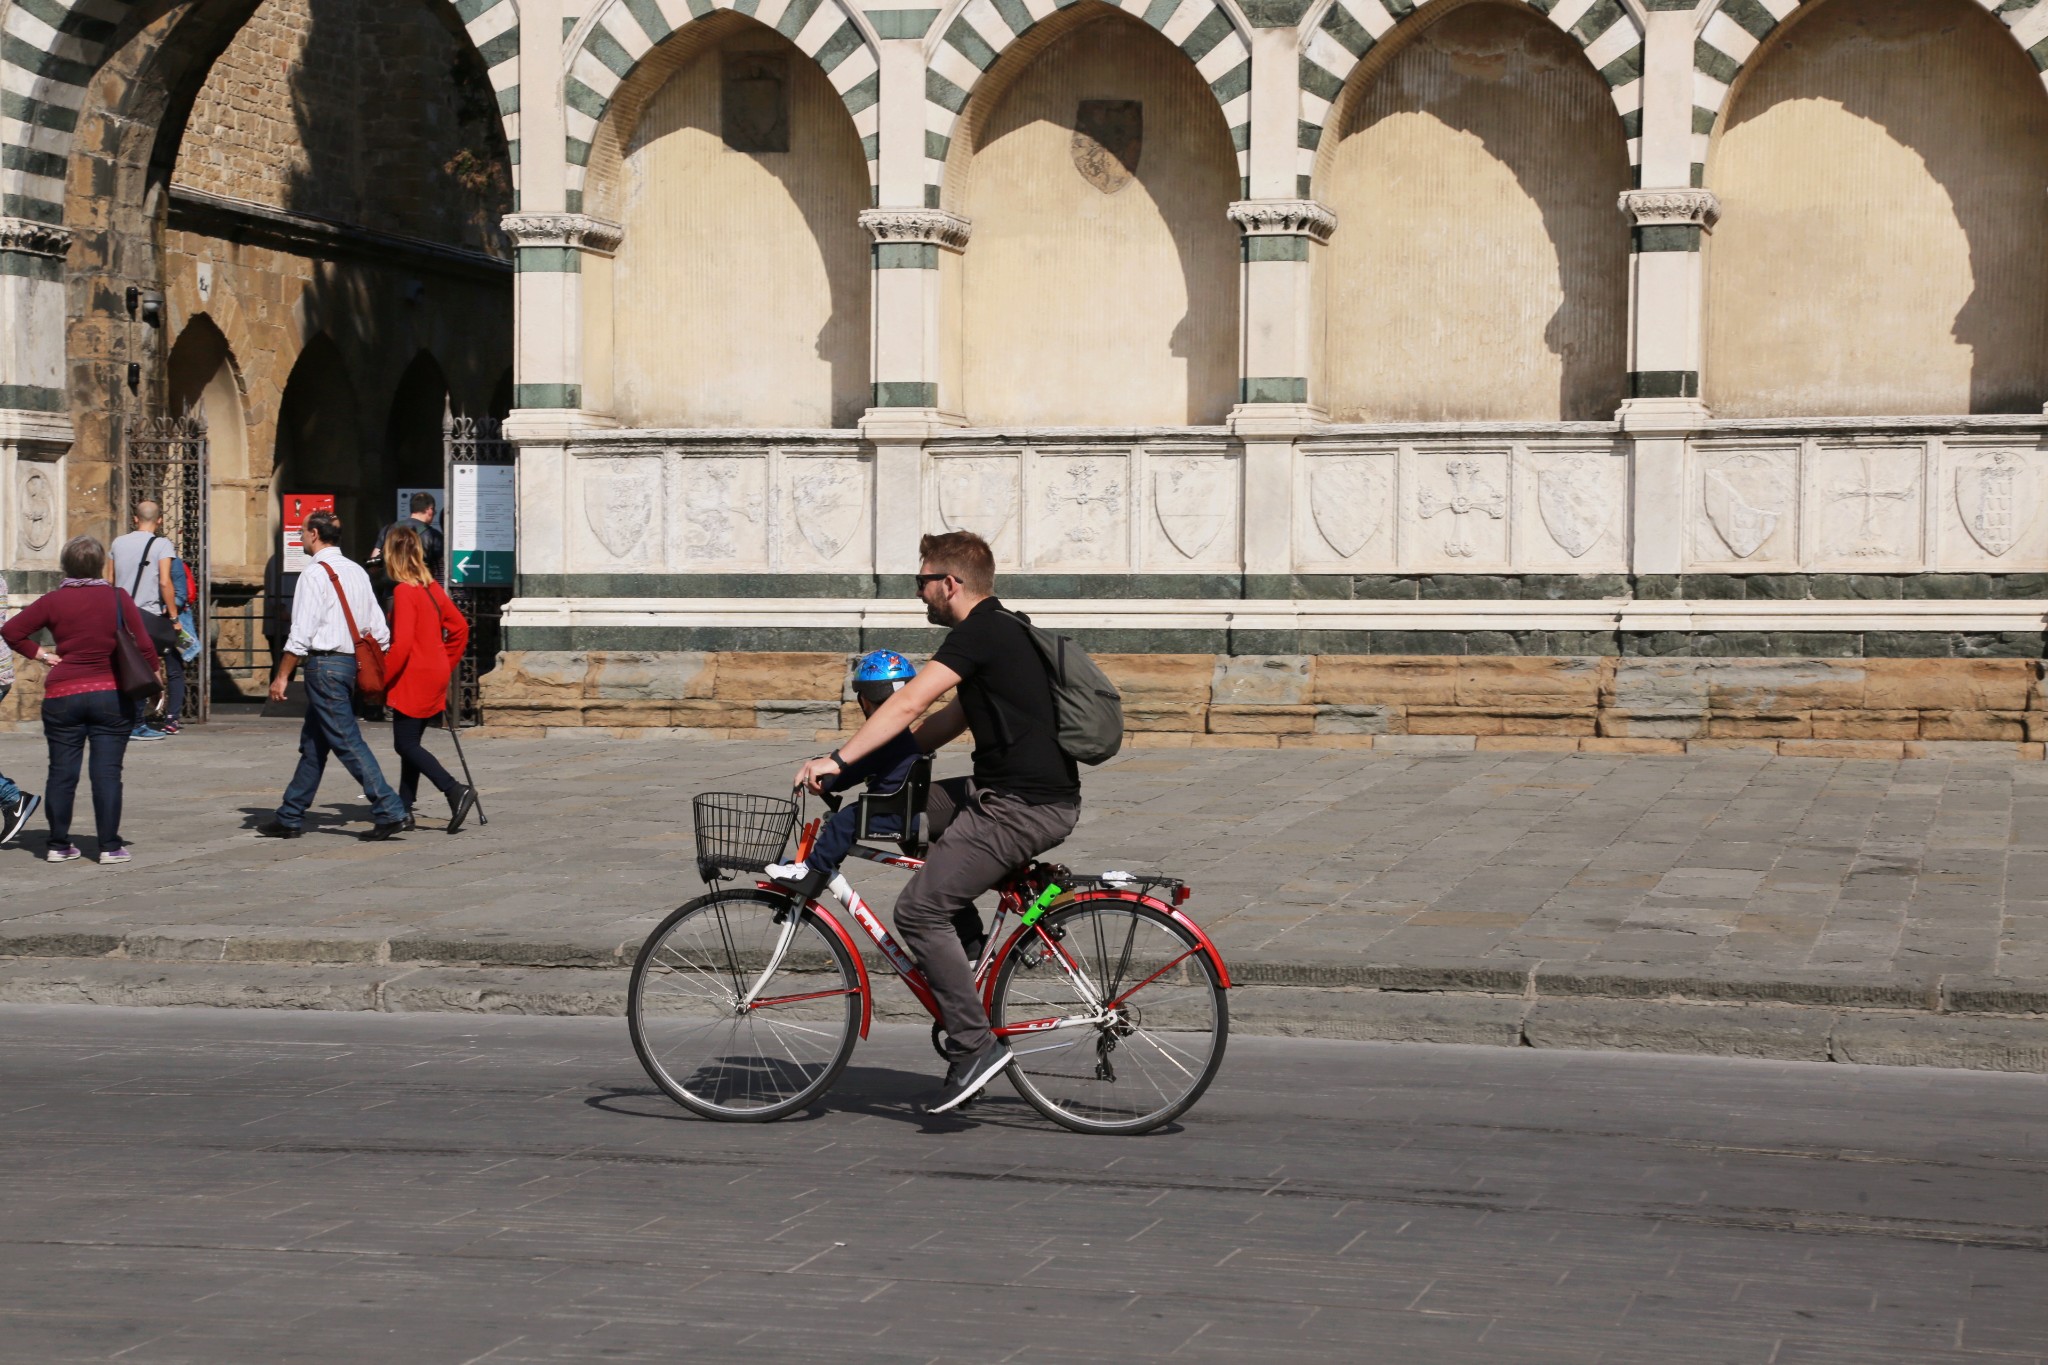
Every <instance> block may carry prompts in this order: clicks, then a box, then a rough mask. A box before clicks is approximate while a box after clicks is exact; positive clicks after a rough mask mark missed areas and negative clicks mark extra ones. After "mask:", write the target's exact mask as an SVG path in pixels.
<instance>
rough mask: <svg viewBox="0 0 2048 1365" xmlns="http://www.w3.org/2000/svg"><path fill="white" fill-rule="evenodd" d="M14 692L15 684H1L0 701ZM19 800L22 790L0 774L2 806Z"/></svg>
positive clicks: (4, 775)
mask: <svg viewBox="0 0 2048 1365" xmlns="http://www.w3.org/2000/svg"><path fill="white" fill-rule="evenodd" d="M4 648H6V646H4V645H0V649H4ZM13 690H14V684H13V683H0V701H6V700H7V694H8V693H9V692H12V691H13ZM19 800H21V788H19V787H17V786H15V785H14V784H13V783H12V782H10V781H8V780H7V774H6V773H0V806H5V805H10V804H12V803H13V802H16V801H19Z"/></svg>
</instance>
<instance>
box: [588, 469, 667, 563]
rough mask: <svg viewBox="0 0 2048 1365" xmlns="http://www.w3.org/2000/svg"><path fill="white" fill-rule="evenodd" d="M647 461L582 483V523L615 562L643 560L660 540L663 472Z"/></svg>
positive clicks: (599, 474)
mask: <svg viewBox="0 0 2048 1365" xmlns="http://www.w3.org/2000/svg"><path fill="white" fill-rule="evenodd" d="M648 463H649V462H647V461H638V460H636V461H628V462H624V463H621V464H615V465H612V466H610V467H609V468H607V469H605V470H604V471H603V472H596V471H593V472H591V473H589V474H587V475H586V476H585V477H584V480H583V520H584V523H585V524H586V525H587V526H589V527H590V534H591V536H592V537H593V538H595V539H596V541H597V543H598V544H599V545H601V546H603V547H604V550H605V553H606V554H609V555H610V556H611V557H612V558H613V559H622V560H623V559H635V558H639V557H641V556H642V555H643V554H644V553H645V552H646V551H647V550H649V549H651V548H652V547H653V546H654V545H656V544H657V543H658V541H659V536H658V535H651V534H650V533H651V532H653V531H654V530H655V528H656V527H658V526H659V525H660V518H661V471H660V469H659V468H658V467H654V468H647V467H643V466H646V465H647V464H648Z"/></svg>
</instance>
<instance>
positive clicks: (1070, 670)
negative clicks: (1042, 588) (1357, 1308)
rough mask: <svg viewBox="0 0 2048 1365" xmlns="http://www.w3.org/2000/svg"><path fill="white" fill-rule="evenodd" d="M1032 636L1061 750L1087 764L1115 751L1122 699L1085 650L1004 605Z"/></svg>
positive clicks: (1119, 739)
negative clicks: (1048, 684)
mask: <svg viewBox="0 0 2048 1365" xmlns="http://www.w3.org/2000/svg"><path fill="white" fill-rule="evenodd" d="M1004 615H1006V616H1009V617H1011V618H1013V619H1014V620H1015V621H1016V622H1017V624H1019V625H1021V626H1023V627H1024V633H1025V634H1026V635H1028V636H1030V637H1031V644H1032V646H1033V648H1035V649H1037V651H1038V657H1039V658H1041V659H1043V660H1045V671H1046V672H1047V673H1048V674H1049V675H1051V677H1052V705H1053V713H1054V715H1055V717H1056V718H1057V720H1058V721H1059V746H1060V751H1061V752H1062V753H1064V754H1066V756H1067V757H1068V758H1071V759H1073V760H1074V761H1075V762H1076V763H1087V764H1090V765H1093V764H1096V763H1102V762H1105V761H1107V760H1109V759H1112V758H1115V757H1116V752H1117V750H1118V749H1121V748H1122V747H1123V744H1124V699H1123V694H1121V693H1120V692H1118V691H1117V690H1116V684H1115V683H1113V682H1111V681H1110V680H1109V675H1108V674H1107V673H1104V672H1103V671H1102V669H1101V667H1100V666H1099V665H1098V664H1097V663H1096V662H1095V660H1093V659H1091V658H1089V657H1088V652H1087V651H1086V650H1084V649H1082V648H1081V646H1079V645H1077V644H1075V643H1074V642H1073V641H1072V640H1070V639H1068V638H1067V637H1066V636H1064V635H1055V634H1053V633H1052V632H1051V631H1049V630H1040V629H1039V628H1038V627H1037V626H1034V625H1032V624H1031V618H1030V617H1028V616H1024V615H1022V614H1020V613H1018V612H1014V611H1006V612H1004Z"/></svg>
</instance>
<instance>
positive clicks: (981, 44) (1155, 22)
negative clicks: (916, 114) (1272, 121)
mask: <svg viewBox="0 0 2048 1365" xmlns="http://www.w3.org/2000/svg"><path fill="white" fill-rule="evenodd" d="M1072 3H1073V0H967V3H966V4H965V5H962V6H960V7H959V8H958V9H956V10H955V11H953V14H952V17H951V18H950V19H949V20H945V21H944V22H945V27H943V28H938V29H937V31H936V37H934V38H933V39H931V40H930V41H928V42H927V44H926V48H927V52H926V61H927V66H926V70H925V86H924V88H925V125H924V128H925V132H924V157H925V170H924V198H925V204H926V206H927V207H930V208H938V207H939V206H940V202H939V201H940V197H941V187H942V186H944V184H945V183H946V156H947V154H948V153H949V152H950V151H951V150H952V146H953V133H954V130H955V128H956V127H957V126H958V124H959V122H960V111H961V110H962V109H964V108H966V106H967V100H968V97H969V96H971V95H972V94H973V93H974V90H975V87H976V86H977V85H979V84H980V82H981V78H982V74H983V73H984V72H986V71H987V70H988V69H989V68H990V67H992V66H994V65H995V64H996V59H997V58H998V57H1000V56H1002V55H1003V53H1004V51H1005V50H1007V49H1008V48H1009V46H1010V44H1012V43H1014V42H1016V41H1017V39H1019V38H1021V37H1023V36H1024V34H1025V33H1027V32H1029V31H1030V30H1031V29H1032V28H1033V27H1034V26H1035V25H1037V24H1038V22H1039V21H1040V20H1042V19H1046V18H1048V17H1050V16H1052V15H1054V14H1057V13H1058V12H1059V11H1060V10H1062V9H1064V8H1066V6H1067V5H1070V4H1072ZM1105 3H1108V4H1110V5H1111V6H1112V7H1114V8H1118V9H1122V10H1123V11H1125V12H1126V13H1128V14H1130V15H1132V16H1134V17H1136V18H1139V19H1143V20H1144V21H1145V22H1146V23H1148V24H1150V25H1151V26H1152V27H1153V28H1155V29H1157V30H1159V32H1160V34H1161V35H1163V36H1164V37H1165V38H1166V40H1167V41H1168V42H1170V43H1172V44H1173V45H1174V46H1176V47H1178V48H1179V49H1180V50H1181V51H1182V52H1185V53H1186V54H1187V55H1188V60H1189V61H1191V62H1193V63H1194V64H1195V69H1196V70H1197V71H1199V72H1201V73H1202V79H1203V80H1205V81H1207V82H1208V83H1209V89H1210V92H1211V93H1213V94H1214V95H1215V96H1216V102H1217V103H1218V104H1220V105H1222V106H1223V118H1224V121H1225V122H1226V123H1227V124H1229V126H1230V141H1231V145H1232V146H1234V147H1236V148H1237V174H1238V178H1239V181H1240V182H1242V181H1243V180H1244V178H1245V177H1246V176H1247V175H1248V174H1250V163H1249V156H1250V148H1251V117H1252V114H1251V88H1252V49H1251V43H1250V41H1249V40H1248V39H1247V38H1246V37H1245V34H1244V31H1243V30H1242V29H1241V28H1240V27H1239V26H1238V23H1237V21H1236V20H1235V19H1234V18H1232V17H1231V14H1230V12H1229V11H1228V10H1226V9H1224V8H1223V7H1222V6H1221V5H1218V4H1217V3H1216V0H1121V2H1119V0H1105Z"/></svg>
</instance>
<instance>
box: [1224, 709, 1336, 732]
mask: <svg viewBox="0 0 2048 1365" xmlns="http://www.w3.org/2000/svg"><path fill="white" fill-rule="evenodd" d="M1315 724H1316V708H1315V707H1313V706H1223V705H1212V706H1211V707H1210V708H1209V733H1210V734H1212V735H1305V734H1309V733H1310V732H1312V731H1313V730H1314V729H1315Z"/></svg>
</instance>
